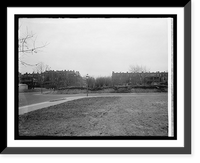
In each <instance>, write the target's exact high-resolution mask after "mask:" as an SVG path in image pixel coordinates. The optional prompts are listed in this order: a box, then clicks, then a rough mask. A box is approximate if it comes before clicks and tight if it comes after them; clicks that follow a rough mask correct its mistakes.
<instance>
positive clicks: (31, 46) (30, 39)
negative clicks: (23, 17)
mask: <svg viewBox="0 0 200 163" xmlns="http://www.w3.org/2000/svg"><path fill="white" fill-rule="evenodd" d="M36 39H37V36H36V35H35V34H33V33H32V32H29V31H28V28H26V34H25V36H22V35H20V28H19V38H18V52H19V63H20V64H21V65H24V66H37V63H36V64H30V63H27V62H25V61H23V59H22V58H23V56H24V55H27V54H34V53H38V52H39V51H40V50H41V49H42V48H44V47H46V46H47V45H48V43H45V44H43V45H36Z"/></svg>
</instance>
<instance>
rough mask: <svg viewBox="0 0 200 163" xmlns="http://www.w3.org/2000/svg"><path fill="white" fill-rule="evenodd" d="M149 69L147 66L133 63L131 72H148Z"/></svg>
mask: <svg viewBox="0 0 200 163" xmlns="http://www.w3.org/2000/svg"><path fill="white" fill-rule="evenodd" d="M147 71H149V69H147V68H146V66H139V65H131V66H130V68H129V72H132V73H141V72H147Z"/></svg>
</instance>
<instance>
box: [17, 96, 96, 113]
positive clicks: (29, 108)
mask: <svg viewBox="0 0 200 163" xmlns="http://www.w3.org/2000/svg"><path fill="white" fill-rule="evenodd" d="M89 97H94V96H89ZM81 98H87V96H79V97H65V98H60V99H55V100H50V101H46V102H41V103H37V104H32V105H26V106H21V107H19V115H21V114H25V113H28V112H31V111H34V110H38V109H42V108H45V107H49V106H53V105H58V104H61V103H64V102H67V101H72V100H76V99H81Z"/></svg>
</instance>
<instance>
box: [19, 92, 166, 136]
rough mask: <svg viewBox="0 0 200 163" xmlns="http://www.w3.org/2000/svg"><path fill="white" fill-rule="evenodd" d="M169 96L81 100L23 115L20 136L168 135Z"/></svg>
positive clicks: (20, 122) (20, 119) (20, 121)
mask: <svg viewBox="0 0 200 163" xmlns="http://www.w3.org/2000/svg"><path fill="white" fill-rule="evenodd" d="M167 131H168V116H167V94H164V95H163V94H162V95H160V94H158V95H153V96H151V95H148V94H147V95H140V96H122V97H95V98H85V99H78V100H74V101H70V102H66V103H62V104H59V105H56V106H51V107H47V108H44V109H40V110H36V111H33V112H30V113H26V114H24V115H20V116H19V135H20V136H41V135H42V136H167V135H168V132H167Z"/></svg>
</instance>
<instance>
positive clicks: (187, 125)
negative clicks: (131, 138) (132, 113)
mask: <svg viewBox="0 0 200 163" xmlns="http://www.w3.org/2000/svg"><path fill="white" fill-rule="evenodd" d="M131 7H182V8H184V147H8V146H7V107H5V108H4V109H3V111H2V113H1V114H0V116H1V121H2V123H1V124H2V125H4V128H2V135H3V138H2V139H1V143H0V144H1V148H0V151H1V154H191V1H187V2H186V3H184V4H183V3H181V2H180V4H171V3H169V4H165V5H159V6H157V5H150V6H146V5H136V6H131ZM6 74H7V72H6ZM6 76H7V75H6ZM6 85H7V81H6ZM5 95H7V93H5ZM6 97H7V96H6ZM6 101H7V100H6Z"/></svg>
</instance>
